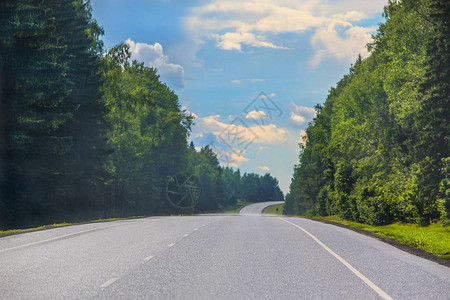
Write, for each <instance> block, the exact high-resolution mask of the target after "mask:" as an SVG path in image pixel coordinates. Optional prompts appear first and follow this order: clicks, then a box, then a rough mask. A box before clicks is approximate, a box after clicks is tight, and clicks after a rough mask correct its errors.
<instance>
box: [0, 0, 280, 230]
mask: <svg viewBox="0 0 450 300" xmlns="http://www.w3.org/2000/svg"><path fill="white" fill-rule="evenodd" d="M0 12H1V17H0V30H1V33H0V230H4V229H12V228H23V227H30V226H37V225H43V224H49V223H55V222H56V223H57V222H79V221H84V220H93V219H100V218H111V217H127V216H136V215H139V216H142V215H155V214H178V213H182V212H184V211H180V210H179V209H177V208H176V207H174V206H172V205H170V203H168V201H167V199H166V192H165V191H166V187H167V184H168V183H167V182H168V180H169V178H171V176H174V175H175V174H178V173H180V172H188V173H189V172H190V173H192V174H194V175H195V176H197V177H198V178H200V180H201V188H202V193H201V195H200V196H199V199H198V205H197V206H196V207H195V211H191V212H190V213H192V212H195V213H196V212H214V211H218V210H220V209H221V208H223V207H225V206H228V205H232V204H234V203H236V201H238V200H242V201H247V202H259V201H276V200H283V197H284V196H283V193H282V192H281V190H280V188H279V186H278V181H277V179H276V178H273V177H272V176H270V175H269V174H266V175H263V176H261V175H258V174H254V173H248V174H247V173H245V174H243V175H241V173H240V171H239V170H235V169H232V168H228V167H222V166H220V164H219V161H218V159H217V156H216V154H215V153H214V152H213V151H212V149H211V148H210V147H208V146H206V147H203V148H202V149H201V150H200V151H196V150H195V147H194V145H193V144H192V143H189V135H190V131H191V127H192V126H193V125H194V123H195V120H194V118H193V116H192V115H191V114H190V113H188V112H187V111H185V110H183V109H182V108H181V105H180V103H179V99H178V97H177V95H176V94H175V93H174V92H173V91H172V90H171V89H170V88H169V87H168V86H167V85H166V84H164V83H162V82H161V81H160V79H159V76H158V75H157V70H156V69H154V68H150V67H147V66H144V64H143V63H139V62H137V61H132V60H131V59H130V52H129V47H128V46H127V45H126V44H120V45H117V46H115V47H113V48H111V49H105V47H104V45H103V42H102V40H101V37H102V35H103V33H104V32H103V29H102V27H101V26H100V25H99V24H98V23H97V22H96V20H95V19H94V18H93V16H92V9H91V6H90V4H89V1H84V0H75V1H73V0H70V1H69V0H45V1H32V0H14V1H13V0H5V1H1V2H0Z"/></svg>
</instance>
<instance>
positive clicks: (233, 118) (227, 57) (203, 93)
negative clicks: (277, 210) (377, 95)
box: [91, 0, 387, 193]
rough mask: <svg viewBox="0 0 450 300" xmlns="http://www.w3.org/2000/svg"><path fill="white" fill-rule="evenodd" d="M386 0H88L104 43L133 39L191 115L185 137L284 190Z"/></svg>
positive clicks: (135, 53)
mask: <svg viewBox="0 0 450 300" xmlns="http://www.w3.org/2000/svg"><path fill="white" fill-rule="evenodd" d="M386 4H387V0H310V1H308V0H304V1H302V0H260V1H256V0H222V1H221V0H189V1H186V0H127V1H123V0H91V5H92V8H93V16H94V18H95V19H97V22H98V23H99V24H100V25H101V26H102V27H103V28H104V30H105V35H104V37H103V41H104V44H105V47H106V48H107V49H108V48H111V47H113V46H115V45H117V44H119V43H127V44H129V45H130V51H131V53H132V59H135V60H138V61H141V62H144V63H145V65H147V66H150V67H154V68H156V69H157V70H158V74H159V75H160V79H161V81H162V82H164V83H166V84H167V85H168V86H169V87H170V88H171V89H172V90H173V91H174V92H175V94H177V95H178V97H179V100H180V104H181V105H182V107H183V109H185V110H186V111H187V112H189V113H191V114H192V115H193V116H195V121H194V122H195V125H194V126H193V128H192V132H191V136H190V141H193V142H194V144H195V146H196V148H197V149H200V147H203V146H207V145H209V146H210V147H212V149H213V150H214V151H215V152H216V153H217V155H218V158H219V161H220V162H221V164H222V165H223V166H230V167H233V168H239V169H240V170H241V173H244V172H254V173H258V174H261V175H263V174H265V173H270V174H271V175H272V176H274V177H276V178H277V179H278V180H279V183H280V188H281V189H282V190H283V192H284V193H287V192H288V191H289V184H290V182H291V178H292V175H293V168H294V165H295V164H297V163H298V155H299V151H300V148H299V142H302V137H303V136H304V134H305V129H306V128H307V126H308V123H309V122H311V121H312V120H313V118H314V116H315V114H316V112H315V110H314V106H315V105H316V104H318V103H324V101H325V99H326V97H327V94H328V91H329V90H330V88H331V87H334V86H335V85H336V83H337V82H338V81H339V80H340V79H341V78H342V76H343V75H345V74H347V73H348V70H349V68H350V65H351V64H352V63H353V62H355V60H356V58H357V56H358V54H361V56H362V57H363V58H364V57H367V56H368V55H369V53H368V52H367V50H366V47H365V46H366V44H367V43H369V42H370V41H371V38H372V35H373V34H376V30H377V27H378V25H379V24H380V23H382V22H384V18H383V17H382V12H383V7H384V5H386Z"/></svg>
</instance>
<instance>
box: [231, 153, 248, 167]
mask: <svg viewBox="0 0 450 300" xmlns="http://www.w3.org/2000/svg"><path fill="white" fill-rule="evenodd" d="M247 161H249V159H248V158H246V157H244V155H242V154H236V153H235V152H231V163H230V167H234V168H237V167H239V166H241V165H242V164H243V163H245V162H247Z"/></svg>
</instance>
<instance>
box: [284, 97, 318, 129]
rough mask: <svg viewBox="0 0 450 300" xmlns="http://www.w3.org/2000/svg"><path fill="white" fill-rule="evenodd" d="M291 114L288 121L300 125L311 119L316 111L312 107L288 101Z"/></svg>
mask: <svg viewBox="0 0 450 300" xmlns="http://www.w3.org/2000/svg"><path fill="white" fill-rule="evenodd" d="M289 106H290V109H291V116H290V118H289V122H290V123H291V124H292V125H294V126H298V127H300V126H302V125H304V124H305V123H306V122H310V121H312V119H313V118H314V117H315V116H316V114H317V112H316V110H315V109H314V108H311V107H306V106H301V105H296V104H295V103H294V102H291V103H290V105H289Z"/></svg>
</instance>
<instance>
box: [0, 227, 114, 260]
mask: <svg viewBox="0 0 450 300" xmlns="http://www.w3.org/2000/svg"><path fill="white" fill-rule="evenodd" d="M120 225H123V224H116V225H111V226H103V227H98V228H93V229H88V230H84V231H79V232H74V233H69V234H65V235H61V236H57V237H54V238H51V239H47V240H42V241H37V242H33V243H29V244H24V245H20V246H16V247H12V248H6V249H2V250H0V253H2V252H6V251H9V250H15V249H20V248H24V247H29V246H34V245H39V244H44V243H47V242H53V241H57V240H62V239H64V238H68V237H71V236H77V235H81V234H83V233H88V232H92V231H97V230H101V229H106V228H111V227H116V226H120Z"/></svg>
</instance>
